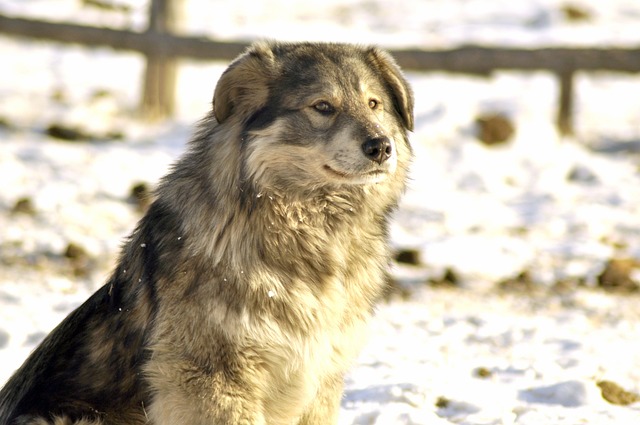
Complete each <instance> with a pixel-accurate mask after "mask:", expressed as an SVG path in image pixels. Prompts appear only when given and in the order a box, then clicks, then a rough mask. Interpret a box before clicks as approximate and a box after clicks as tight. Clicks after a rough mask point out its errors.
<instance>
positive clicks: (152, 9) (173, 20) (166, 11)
mask: <svg viewBox="0 0 640 425" xmlns="http://www.w3.org/2000/svg"><path fill="white" fill-rule="evenodd" d="M179 1H180V0H151V3H150V6H149V26H148V27H147V33H151V34H153V35H162V34H167V33H168V34H172V33H174V32H175V31H176V30H177V27H178V22H177V21H178V16H179V10H178V3H179ZM145 55H146V60H147V63H146V70H145V74H144V81H143V92H142V104H141V105H140V112H141V115H142V116H143V117H144V118H146V119H148V120H160V119H163V118H167V117H169V116H171V115H172V114H173V112H174V109H175V91H176V72H177V63H176V59H175V58H174V57H172V56H171V55H170V54H167V53H166V52H165V50H164V49H162V46H157V47H156V48H152V49H150V50H149V51H147V52H145Z"/></svg>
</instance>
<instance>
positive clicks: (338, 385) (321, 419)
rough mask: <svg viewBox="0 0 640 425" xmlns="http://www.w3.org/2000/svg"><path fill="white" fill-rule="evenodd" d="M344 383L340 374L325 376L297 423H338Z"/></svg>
mask: <svg viewBox="0 0 640 425" xmlns="http://www.w3.org/2000/svg"><path fill="white" fill-rule="evenodd" d="M343 387H344V383H343V377H342V376H334V377H331V378H327V379H325V380H324V382H323V383H322V384H321V385H320V388H319V389H318V393H317V395H316V397H315V398H314V399H313V401H312V403H311V404H310V405H309V407H308V408H307V410H306V411H305V413H304V415H302V418H300V422H298V425H334V424H337V423H338V412H339V411H340V400H341V398H342V391H343Z"/></svg>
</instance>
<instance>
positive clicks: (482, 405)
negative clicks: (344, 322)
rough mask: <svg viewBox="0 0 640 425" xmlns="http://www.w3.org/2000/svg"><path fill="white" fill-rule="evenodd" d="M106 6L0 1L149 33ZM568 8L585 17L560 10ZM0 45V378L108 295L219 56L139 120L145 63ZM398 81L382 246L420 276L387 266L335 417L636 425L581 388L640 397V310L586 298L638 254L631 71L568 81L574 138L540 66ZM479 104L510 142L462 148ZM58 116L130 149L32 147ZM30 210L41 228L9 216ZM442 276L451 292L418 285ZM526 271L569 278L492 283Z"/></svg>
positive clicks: (546, 16) (480, 28)
mask: <svg viewBox="0 0 640 425" xmlns="http://www.w3.org/2000/svg"><path fill="white" fill-rule="evenodd" d="M113 3H114V4H119V5H127V6H128V7H129V8H130V9H129V12H126V13H125V12H122V11H104V10H100V9H97V8H95V7H94V8H92V7H90V6H82V2H79V1H75V0H57V1H56V2H51V1H47V0H29V1H23V0H0V12H1V13H5V14H9V15H16V16H18V15H19V16H30V17H38V18H46V19H51V20H61V21H64V20H67V21H74V22H80V23H85V24H91V25H109V26H113V27H124V28H133V29H138V30H140V29H142V28H144V25H145V22H146V17H145V13H146V7H147V3H146V2H145V1H141V0H120V1H118V2H115V1H114V2H113ZM567 5H573V6H575V7H578V8H580V9H582V10H585V11H586V12H588V15H589V17H588V19H586V20H584V21H576V22H574V21H570V20H568V19H566V18H564V17H563V13H562V8H563V7H564V6H567ZM638 28H640V3H638V2H637V1H636V0H614V1H607V2H604V1H600V0H590V1H588V0H574V1H571V2H569V1H567V2H561V1H557V0H522V1H517V2H514V1H506V0H504V1H502V0H431V1H420V0H403V1H399V2H393V3H391V2H386V1H382V0H349V1H337V0H327V1H325V2H322V4H318V3H317V2H288V1H284V0H282V1H267V2H255V1H253V0H251V1H249V0H236V1H234V2H232V3H231V2H222V1H207V2H205V1H202V0H200V1H198V0H187V1H186V2H185V11H184V31H185V32H189V33H193V34H206V35H209V36H212V37H216V38H219V39H228V40H233V39H242V40H252V39H257V38H277V39H285V40H324V41H345V42H360V43H377V44H379V45H381V46H383V47H422V48H432V49H438V48H444V47H451V46H455V45H460V44H472V43H475V44H486V45H496V46H500V45H510V46H514V45H516V46H527V47H543V46H576V45H579V46H598V47H603V46H637V45H638V44H640V31H638ZM0 49H1V51H2V53H3V54H2V79H0V122H1V123H4V124H2V125H0V182H1V185H2V186H1V189H0V254H1V255H0V383H1V382H4V381H5V380H6V379H7V378H8V377H9V375H10V374H11V373H12V372H13V370H15V369H16V368H17V367H18V366H19V365H20V364H21V362H22V361H23V360H24V358H25V357H26V356H27V355H28V353H29V352H30V351H31V350H32V349H33V348H34V347H35V346H36V345H37V343H38V342H39V341H41V340H42V338H43V337H44V336H45V335H46V333H47V332H49V331H50V330H51V329H52V328H53V327H54V326H55V325H56V324H57V323H58V322H59V321H60V320H62V318H63V317H64V316H65V315H66V314H68V313H69V312H70V311H71V310H72V309H73V308H75V307H76V306H78V305H79V304H80V303H81V302H82V301H83V300H84V299H86V298H87V297H88V296H89V295H90V294H91V293H92V292H93V291H94V290H96V289H97V288H98V287H99V286H101V285H102V283H103V282H104V280H105V278H106V276H107V275H108V273H109V270H110V268H111V267H112V266H113V264H114V262H115V257H116V255H117V252H118V249H119V245H120V243H121V241H122V239H123V238H124V237H125V236H126V235H127V234H128V232H130V231H131V230H132V229H133V226H134V225H135V222H136V220H138V219H139V217H140V213H139V212H137V211H136V209H135V207H134V205H132V203H131V202H128V201H127V198H128V196H129V191H130V188H131V187H132V186H133V185H134V184H136V183H138V182H146V183H148V184H149V185H150V186H153V185H154V184H155V182H157V180H158V179H159V178H160V177H161V176H162V175H163V174H164V173H165V172H166V170H167V169H168V167H169V166H170V164H171V163H172V161H174V160H175V159H176V158H177V157H178V155H179V154H180V153H181V152H182V151H183V149H184V145H185V142H186V141H187V140H188V138H189V134H190V131H191V129H192V124H193V123H194V122H196V121H197V119H198V118H199V117H200V116H202V115H204V113H205V112H206V111H207V109H208V108H210V101H211V95H212V93H213V88H214V85H215V82H216V80H217V78H218V76H219V75H220V73H221V72H222V71H223V69H224V66H225V64H223V63H199V62H191V61H184V62H183V63H182V64H181V66H180V71H179V88H178V92H179V97H178V113H177V115H176V117H175V119H173V120H171V121H168V122H165V123H162V124H154V125H150V124H146V123H144V122H142V121H139V120H137V119H136V118H135V109H136V106H137V102H138V99H139V96H140V78H141V75H142V70H143V68H144V63H143V61H142V60H141V58H140V57H139V56H137V55H135V54H124V53H121V52H118V53H115V52H112V51H110V50H108V49H84V48H81V47H79V46H62V45H59V44H50V43H43V42H29V41H25V40H17V39H12V38H7V37H0ZM407 75H408V78H409V80H410V82H411V84H412V86H413V88H414V91H415V97H416V109H415V115H416V128H415V131H414V132H413V134H412V135H411V139H412V143H413V146H414V149H415V153H416V159H415V163H414V167H413V173H412V179H411V182H410V187H409V190H408V192H407V194H406V196H405V198H404V199H403V201H402V203H401V206H400V209H399V211H398V212H397V214H396V217H395V220H394V222H393V225H392V232H391V242H392V245H393V247H395V248H413V249H416V250H418V251H419V253H420V254H421V259H422V263H423V264H422V265H420V266H417V267H411V266H395V267H394V269H393V273H394V275H395V276H396V278H397V280H398V281H399V282H400V284H401V285H402V286H403V287H406V288H408V290H409V292H410V294H411V295H410V296H409V297H408V299H401V298H399V297H395V298H392V300H391V301H389V302H386V303H383V304H382V305H381V306H380V307H379V309H378V312H377V314H376V316H375V318H374V320H373V322H372V324H371V335H370V338H369V343H368V345H367V346H366V348H365V350H364V351H363V352H362V354H361V356H360V357H359V358H358V359H357V361H356V364H355V366H354V368H353V370H352V371H351V373H350V374H349V375H348V377H347V379H346V391H345V397H344V399H343V402H342V410H341V416H340V424H341V425H347V424H358V425H364V424H382V425H386V424H451V423H454V424H473V425H483V424H504V425H510V424H524V425H549V424H567V425H569V424H571V425H573V424H621V425H622V424H624V425H626V424H636V423H640V404H639V403H636V404H633V405H630V406H618V405H613V404H610V403H608V402H607V401H605V400H604V399H603V397H602V396H601V394H600V390H599V388H598V386H597V385H596V384H597V382H598V381H600V380H610V381H614V382H616V383H618V384H619V385H620V386H622V387H623V388H625V389H627V390H629V391H632V392H635V393H640V308H639V307H638V305H639V301H640V298H638V296H637V295H620V294H618V295H616V294H611V293H605V292H602V291H599V290H596V289H594V286H595V285H596V280H597V276H598V275H599V274H600V273H601V271H602V270H603V267H604V265H605V263H606V262H607V261H608V260H609V259H611V258H635V259H638V258H640V155H639V154H638V146H639V143H640V121H639V120H638V117H639V116H640V100H639V99H640V76H637V75H623V74H613V73H594V74H580V75H579V76H578V78H577V81H576V93H577V99H576V100H577V104H576V135H575V136H573V137H567V138H563V137H561V136H559V135H558V133H557V131H556V129H555V127H554V125H553V121H554V117H555V110H556V107H557V105H556V99H557V92H558V85H557V81H556V80H555V78H554V77H553V76H552V75H550V74H547V73H544V72H538V73H517V72H500V73H496V74H494V75H492V76H491V77H489V78H479V77H471V76H462V75H450V74H447V73H429V74H426V73H424V74H423V73H417V72H411V73H408V74H407ZM489 112H499V113H503V114H506V115H507V116H509V117H510V118H511V119H512V120H513V122H514V123H515V126H516V129H517V131H516V134H515V136H514V137H513V139H512V140H511V141H510V142H509V143H507V144H503V145H499V146H492V147H487V146H485V145H483V144H481V143H480V142H479V141H478V140H477V139H476V138H475V136H474V135H475V124H474V121H475V117H476V116H477V115H478V114H480V113H489ZM52 123H62V124H65V125H70V126H79V127H81V128H82V129H84V130H86V131H88V132H92V133H94V134H107V133H109V132H113V131H118V132H121V133H122V134H124V136H125V137H124V140H123V141H96V142H63V141H58V140H55V139H52V138H50V137H48V136H47V135H46V134H45V132H44V129H45V128H46V127H47V126H48V125H50V124H52ZM23 197H28V198H30V199H31V200H32V201H33V204H34V208H35V214H34V215H25V214H15V213H11V212H10V211H11V209H12V207H13V206H14V205H15V203H16V202H17V201H18V200H19V199H20V198H23ZM69 242H74V243H76V244H79V245H81V246H82V247H84V248H85V249H86V250H87V251H88V252H89V254H90V256H91V257H92V258H93V259H94V260H93V261H95V268H94V271H93V272H92V273H90V274H89V275H88V276H84V277H74V276H73V275H72V273H71V272H70V271H69V268H68V267H67V266H66V263H65V260H64V259H63V258H62V253H63V252H64V250H65V247H66V246H67V244H68V243H69ZM446 269H451V270H454V271H455V273H456V274H457V275H458V276H459V277H460V279H461V281H462V286H463V287H464V288H462V289H434V288H429V287H427V286H426V285H424V284H423V283H424V282H425V281H426V280H428V279H432V278H438V277H440V276H441V275H442V273H443V272H444V270H446ZM523 271H527V272H528V274H529V276H531V278H532V279H533V281H534V282H535V283H536V284H537V285H539V286H540V287H542V288H548V287H551V286H553V285H554V284H556V283H557V282H561V281H565V282H573V283H575V282H581V283H582V287H581V288H579V289H571V290H569V291H568V292H555V291H546V290H544V291H541V292H540V293H538V294H524V293H523V294H519V293H502V292H499V291H496V290H495V286H496V283H497V282H500V281H503V280H505V279H509V278H512V277H514V276H516V275H518V274H520V273H521V272H523ZM635 278H636V280H639V279H640V276H635ZM479 370H484V371H485V372H486V373H484V375H487V376H485V377H482V376H480V375H483V374H479V373H478V371H479ZM436 405H438V406H440V407H437V406H436Z"/></svg>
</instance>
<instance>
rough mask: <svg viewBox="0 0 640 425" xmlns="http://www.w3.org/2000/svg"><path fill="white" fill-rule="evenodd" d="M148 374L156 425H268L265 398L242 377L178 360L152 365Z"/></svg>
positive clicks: (151, 416) (150, 414) (152, 419)
mask: <svg viewBox="0 0 640 425" xmlns="http://www.w3.org/2000/svg"><path fill="white" fill-rule="evenodd" d="M154 360H157V358H155V359H154ZM154 360H152V362H153V361H154ZM151 371H153V372H151ZM150 372H151V373H150ZM147 373H148V381H149V384H150V391H151V393H152V394H153V396H152V403H151V406H149V407H148V408H147V411H146V414H147V417H148V418H149V422H150V423H151V424H153V425H222V424H234V425H266V420H265V417H264V412H263V406H262V401H261V400H262V398H261V397H260V396H259V395H258V394H255V392H254V391H253V390H255V388H256V387H255V386H254V385H251V383H250V382H247V381H246V380H244V379H243V377H242V376H238V375H235V374H234V375H232V376H229V375H228V374H226V373H224V372H221V371H211V370H202V369H201V368H198V367H196V366H194V365H193V363H191V362H185V361H177V362H176V361H175V360H174V361H170V362H168V361H163V362H162V368H154V367H153V365H150V367H149V368H148V369H147ZM252 389H253V390H252Z"/></svg>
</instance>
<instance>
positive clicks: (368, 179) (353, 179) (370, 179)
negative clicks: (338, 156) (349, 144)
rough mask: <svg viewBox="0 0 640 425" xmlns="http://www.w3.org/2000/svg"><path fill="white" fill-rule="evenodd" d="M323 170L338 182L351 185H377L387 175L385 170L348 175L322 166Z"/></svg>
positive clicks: (327, 166)
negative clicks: (338, 180) (337, 179)
mask: <svg viewBox="0 0 640 425" xmlns="http://www.w3.org/2000/svg"><path fill="white" fill-rule="evenodd" d="M323 169H324V170H325V171H327V172H328V173H329V174H331V175H332V176H334V177H338V178H339V179H340V180H342V181H345V182H348V183H353V184H358V183H360V184H368V183H377V182H379V181H381V180H384V178H385V177H386V175H387V171H385V170H371V171H366V172H364V173H349V172H345V171H340V170H336V169H335V168H332V167H331V166H329V165H326V164H325V165H324V167H323Z"/></svg>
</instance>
